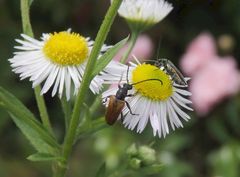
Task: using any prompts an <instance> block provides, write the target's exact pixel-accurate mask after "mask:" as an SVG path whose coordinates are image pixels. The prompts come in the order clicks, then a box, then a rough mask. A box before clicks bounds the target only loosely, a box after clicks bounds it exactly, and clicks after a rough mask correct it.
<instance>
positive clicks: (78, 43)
mask: <svg viewBox="0 0 240 177" xmlns="http://www.w3.org/2000/svg"><path fill="white" fill-rule="evenodd" d="M21 36H22V37H23V40H20V39H16V41H17V42H18V43H19V44H21V46H15V47H14V48H16V49H18V50H20V51H18V52H15V53H14V57H13V58H11V59H9V61H10V63H11V66H12V68H13V71H14V72H15V73H17V74H20V78H21V80H22V79H25V78H29V80H30V81H32V86H33V87H35V86H37V85H39V84H41V83H44V84H43V87H42V90H41V94H44V93H46V92H47V91H48V90H49V89H50V88H51V87H53V89H52V96H54V95H55V94H56V93H57V92H58V93H59V96H60V97H62V94H63V92H64V89H65V94H66V98H67V100H69V99H70V96H71V95H72V94H71V92H72V90H74V94H77V92H78V89H79V87H80V84H81V81H82V77H83V74H84V70H85V67H86V64H87V60H88V57H89V54H90V52H91V49H92V46H93V43H94V42H93V41H91V40H90V39H89V38H85V37H83V36H81V35H79V34H77V33H72V32H70V30H68V31H63V32H58V33H57V32H55V33H53V34H43V35H42V37H41V40H40V41H39V40H36V39H33V38H31V37H29V36H27V35H25V34H21ZM107 49H108V47H107V46H103V48H102V50H101V51H102V52H104V51H106V50H107ZM102 83H103V80H102V79H100V78H99V76H96V77H95V78H94V79H93V80H92V82H91V84H90V89H91V91H92V92H93V93H99V91H100V89H101V87H102Z"/></svg>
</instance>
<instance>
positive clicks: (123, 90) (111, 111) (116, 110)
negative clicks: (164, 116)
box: [104, 67, 163, 125]
mask: <svg viewBox="0 0 240 177" xmlns="http://www.w3.org/2000/svg"><path fill="white" fill-rule="evenodd" d="M128 71H129V67H128V70H127V75H128ZM148 81H159V82H161V85H162V84H163V83H162V81H161V80H160V79H147V80H142V81H139V82H136V83H133V84H129V81H128V76H127V83H124V84H123V86H120V85H119V84H118V91H117V93H116V95H110V96H108V97H107V98H108V99H109V102H108V107H107V109H106V113H105V120H106V122H107V123H108V124H109V125H113V124H114V123H115V122H116V120H117V119H118V117H119V115H120V114H121V119H123V114H122V110H123V108H124V106H125V104H126V106H127V108H128V109H129V112H130V114H131V115H138V114H134V113H133V112H132V110H131V108H130V105H129V103H128V102H127V101H126V100H125V98H126V97H131V96H133V94H128V91H129V90H132V89H133V85H136V84H140V83H142V82H148ZM107 98H106V100H107ZM106 100H105V101H104V102H106Z"/></svg>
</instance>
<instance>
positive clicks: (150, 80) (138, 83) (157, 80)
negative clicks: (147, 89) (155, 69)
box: [131, 79, 163, 85]
mask: <svg viewBox="0 0 240 177" xmlns="http://www.w3.org/2000/svg"><path fill="white" fill-rule="evenodd" d="M147 81H159V82H161V85H163V82H162V81H161V80H160V79H146V80H142V81H139V82H136V83H133V84H131V85H137V84H141V83H143V82H147Z"/></svg>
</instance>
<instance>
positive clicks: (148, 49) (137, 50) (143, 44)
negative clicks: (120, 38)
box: [114, 35, 154, 62]
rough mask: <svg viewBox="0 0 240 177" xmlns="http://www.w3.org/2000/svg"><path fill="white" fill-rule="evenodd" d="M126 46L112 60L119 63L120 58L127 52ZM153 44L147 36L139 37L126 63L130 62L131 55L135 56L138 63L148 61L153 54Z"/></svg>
mask: <svg viewBox="0 0 240 177" xmlns="http://www.w3.org/2000/svg"><path fill="white" fill-rule="evenodd" d="M127 47H128V45H125V46H124V47H123V48H122V49H121V50H120V51H119V52H118V53H117V55H116V56H115V57H114V60H116V61H120V59H121V57H122V56H123V55H124V53H125V52H126V50H127ZM153 48H154V45H153V42H152V41H151V39H150V38H149V37H148V36H147V35H140V36H139V37H138V39H137V41H136V44H135V46H134V48H133V50H132V52H131V53H130V55H129V57H128V60H127V62H128V61H130V60H132V59H133V57H132V55H134V56H136V57H137V58H138V60H139V61H144V60H147V59H149V58H150V57H151V56H152V54H153Z"/></svg>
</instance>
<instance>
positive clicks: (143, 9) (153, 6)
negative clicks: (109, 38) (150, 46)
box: [118, 0, 173, 30]
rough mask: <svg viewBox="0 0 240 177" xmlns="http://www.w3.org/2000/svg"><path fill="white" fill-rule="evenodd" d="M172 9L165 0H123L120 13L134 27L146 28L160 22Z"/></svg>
mask: <svg viewBox="0 0 240 177" xmlns="http://www.w3.org/2000/svg"><path fill="white" fill-rule="evenodd" d="M172 9H173V7H172V5H171V4H169V3H168V2H165V1H164V0H123V2H122V4H121V6H120V8H119V10H118V13H119V15H120V16H122V17H123V18H125V19H126V20H127V22H128V23H129V25H130V27H132V28H133V29H136V28H137V29H139V30H144V29H146V28H148V27H150V26H153V25H154V24H156V23H158V22H160V21H161V20H162V19H163V18H164V17H166V16H167V15H168V14H169V12H170V11H171V10H172Z"/></svg>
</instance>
